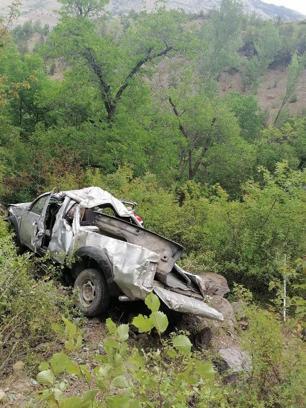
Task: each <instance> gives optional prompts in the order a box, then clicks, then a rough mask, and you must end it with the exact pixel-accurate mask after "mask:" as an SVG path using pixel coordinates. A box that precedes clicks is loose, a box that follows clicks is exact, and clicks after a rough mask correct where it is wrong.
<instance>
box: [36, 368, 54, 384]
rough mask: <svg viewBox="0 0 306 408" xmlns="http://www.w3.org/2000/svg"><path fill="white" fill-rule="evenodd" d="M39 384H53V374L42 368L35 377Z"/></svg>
mask: <svg viewBox="0 0 306 408" xmlns="http://www.w3.org/2000/svg"><path fill="white" fill-rule="evenodd" d="M36 379H37V381H38V382H39V384H42V385H53V384H54V381H55V377H54V374H53V372H52V371H51V370H44V371H41V372H40V373H38V374H37V377H36Z"/></svg>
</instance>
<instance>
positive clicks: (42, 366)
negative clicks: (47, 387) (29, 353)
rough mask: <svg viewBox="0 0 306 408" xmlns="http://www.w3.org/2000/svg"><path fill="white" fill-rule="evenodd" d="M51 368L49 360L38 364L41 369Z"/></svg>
mask: <svg viewBox="0 0 306 408" xmlns="http://www.w3.org/2000/svg"><path fill="white" fill-rule="evenodd" d="M49 368H50V366H49V363H48V362H47V361H43V362H42V363H40V364H39V366H38V369H39V371H45V370H49Z"/></svg>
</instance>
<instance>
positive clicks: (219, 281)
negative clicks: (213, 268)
mask: <svg viewBox="0 0 306 408" xmlns="http://www.w3.org/2000/svg"><path fill="white" fill-rule="evenodd" d="M201 280H202V283H203V286H204V290H205V293H206V294H207V295H210V296H213V295H219V296H224V295H226V294H227V293H229V291H230V289H229V287H228V284H227V280H226V279H225V278H224V276H221V275H218V274H217V273H213V272H207V273H204V274H203V275H201Z"/></svg>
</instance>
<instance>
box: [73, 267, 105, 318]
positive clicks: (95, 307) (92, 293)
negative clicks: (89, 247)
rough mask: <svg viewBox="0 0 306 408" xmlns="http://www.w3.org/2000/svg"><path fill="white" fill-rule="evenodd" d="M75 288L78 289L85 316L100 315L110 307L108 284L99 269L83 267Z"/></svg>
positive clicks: (81, 307)
mask: <svg viewBox="0 0 306 408" xmlns="http://www.w3.org/2000/svg"><path fill="white" fill-rule="evenodd" d="M74 289H75V290H76V291H77V296H78V303H79V307H80V309H81V311H82V312H83V313H84V315H85V316H87V317H95V316H99V315H101V314H102V313H104V312H106V310H107V309H108V306H109V303H110V296H109V291H108V286H107V283H106V281H105V278H104V276H103V273H102V272H101V271H100V270H99V269H94V268H87V269H83V270H82V272H80V273H79V275H78V276H77V278H76V280H75V283H74Z"/></svg>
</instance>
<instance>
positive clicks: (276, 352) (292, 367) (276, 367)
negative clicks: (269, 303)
mask: <svg viewBox="0 0 306 408" xmlns="http://www.w3.org/2000/svg"><path fill="white" fill-rule="evenodd" d="M245 314H246V316H247V319H248V324H249V328H248V330H247V331H245V332H244V334H243V336H242V341H243V345H244V347H245V349H246V350H247V351H248V353H249V355H250V356H251V358H252V369H251V371H250V372H249V373H248V375H247V376H246V378H245V381H244V382H243V383H241V384H240V392H241V396H240V397H238V400H237V402H238V405H239V403H240V404H241V405H239V406H243V407H261V406H264V407H275V406H280V407H285V406H300V405H303V403H304V402H305V390H304V386H303V378H304V376H305V374H306V371H305V370H306V360H305V352H304V351H305V350H303V345H302V343H300V342H299V341H298V340H297V339H296V338H294V337H290V336H288V334H287V335H286V333H282V331H284V332H285V331H286V328H282V327H281V325H280V323H279V321H278V320H277V319H276V318H275V317H274V316H273V314H272V313H269V312H267V311H264V310H260V309H259V308H257V307H255V306H248V308H247V309H246V310H245ZM287 330H288V329H287ZM286 337H287V338H286Z"/></svg>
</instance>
